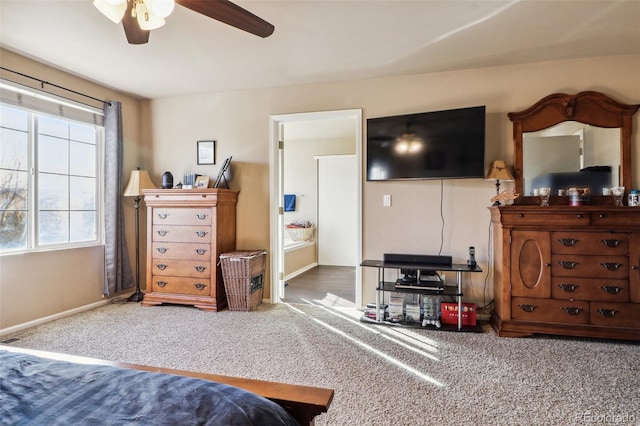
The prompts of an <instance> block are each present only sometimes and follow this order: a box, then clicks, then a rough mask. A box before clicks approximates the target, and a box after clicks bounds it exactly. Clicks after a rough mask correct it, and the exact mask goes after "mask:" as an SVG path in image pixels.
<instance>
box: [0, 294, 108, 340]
mask: <svg viewBox="0 0 640 426" xmlns="http://www.w3.org/2000/svg"><path fill="white" fill-rule="evenodd" d="M109 303H111V300H110V299H105V300H101V301H99V302H95V303H90V304H88V305H84V306H79V307H77V308H73V309H69V310H68V311H64V312H59V313H57V314H53V315H49V316H48V317H43V318H38V319H35V320H33V321H28V322H25V323H22V324H18V325H14V326H12V327H8V328H3V329H2V330H0V337H2V336H6V335H9V334H13V333H17V332H18V331H22V330H25V329H27V328H29V327H34V326H36V325H40V324H44V323H47V322H49V321H54V320H57V319H60V318H64V317H68V316H69V315H74V314H78V313H80V312H84V311H89V310H91V309H95V308H97V307H100V306H104V305H107V304H109Z"/></svg>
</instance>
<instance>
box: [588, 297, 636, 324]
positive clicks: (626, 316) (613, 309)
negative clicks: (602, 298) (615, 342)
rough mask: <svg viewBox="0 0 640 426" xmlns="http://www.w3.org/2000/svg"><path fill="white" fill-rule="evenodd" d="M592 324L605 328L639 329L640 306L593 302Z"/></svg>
mask: <svg viewBox="0 0 640 426" xmlns="http://www.w3.org/2000/svg"><path fill="white" fill-rule="evenodd" d="M590 309H591V312H590V318H591V324H593V325H601V326H605V327H628V328H638V325H639V324H640V304H635V303H612V302H591V307H590Z"/></svg>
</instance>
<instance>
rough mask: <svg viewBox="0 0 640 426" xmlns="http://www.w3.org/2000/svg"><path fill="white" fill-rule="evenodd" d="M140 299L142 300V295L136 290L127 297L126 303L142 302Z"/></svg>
mask: <svg viewBox="0 0 640 426" xmlns="http://www.w3.org/2000/svg"><path fill="white" fill-rule="evenodd" d="M142 299H144V293H143V292H142V291H140V289H139V288H138V289H136V292H135V293H133V294H132V295H131V296H129V298H128V299H127V302H142Z"/></svg>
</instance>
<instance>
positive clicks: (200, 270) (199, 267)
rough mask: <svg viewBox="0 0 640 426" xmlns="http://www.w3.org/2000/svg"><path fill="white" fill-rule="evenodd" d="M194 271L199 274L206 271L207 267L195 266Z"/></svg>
mask: <svg viewBox="0 0 640 426" xmlns="http://www.w3.org/2000/svg"><path fill="white" fill-rule="evenodd" d="M193 269H195V270H196V271H198V272H204V270H205V269H207V267H206V266H200V265H198V266H194V267H193Z"/></svg>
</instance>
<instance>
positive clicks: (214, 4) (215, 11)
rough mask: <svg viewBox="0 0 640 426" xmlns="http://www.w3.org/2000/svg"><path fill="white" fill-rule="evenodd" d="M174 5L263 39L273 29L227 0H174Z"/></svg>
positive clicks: (265, 22) (271, 32) (262, 20)
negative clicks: (176, 4)
mask: <svg viewBox="0 0 640 426" xmlns="http://www.w3.org/2000/svg"><path fill="white" fill-rule="evenodd" d="M176 3H178V4H179V5H182V6H184V7H186V8H187V9H191V10H193V11H194V12H198V13H201V14H203V15H205V16H208V17H209V18H213V19H216V20H218V21H220V22H224V23H225V24H228V25H231V26H232V27H236V28H239V29H241V30H243V31H246V32H249V33H251V34H255V35H257V36H259V37H262V38H265V37H269V36H270V35H271V34H273V30H274V29H275V27H274V26H273V25H271V24H270V23H268V22H267V21H265V20H264V19H262V18H259V17H257V16H256V15H254V14H253V13H251V12H249V11H248V10H245V9H243V8H241V7H240V6H237V5H235V4H234V3H231V2H230V1H229V0H176Z"/></svg>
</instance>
